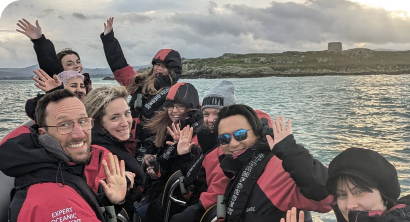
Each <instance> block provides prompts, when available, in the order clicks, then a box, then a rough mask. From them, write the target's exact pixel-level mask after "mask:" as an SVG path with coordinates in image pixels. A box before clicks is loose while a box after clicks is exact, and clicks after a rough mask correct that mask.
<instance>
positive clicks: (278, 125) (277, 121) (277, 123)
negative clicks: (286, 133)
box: [275, 116, 281, 133]
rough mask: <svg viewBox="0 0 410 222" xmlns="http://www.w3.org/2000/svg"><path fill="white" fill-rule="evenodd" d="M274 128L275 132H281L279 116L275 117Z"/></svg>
mask: <svg viewBox="0 0 410 222" xmlns="http://www.w3.org/2000/svg"><path fill="white" fill-rule="evenodd" d="M275 127H276V131H277V132H278V133H279V132H280V131H281V126H280V119H279V116H277V117H276V119H275Z"/></svg>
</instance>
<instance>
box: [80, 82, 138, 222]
mask: <svg viewBox="0 0 410 222" xmlns="http://www.w3.org/2000/svg"><path fill="white" fill-rule="evenodd" d="M127 97H128V93H127V90H126V89H125V88H124V87H109V86H102V87H99V88H96V89H94V90H93V91H91V92H90V94H89V95H88V96H87V98H86V100H85V102H84V105H85V108H86V110H87V114H88V116H89V117H92V118H94V122H95V124H94V127H93V129H92V131H91V132H92V137H91V138H92V141H91V143H92V144H93V145H98V146H101V147H104V148H106V149H108V150H109V151H110V152H112V153H113V154H114V155H117V156H118V159H119V160H124V161H125V170H126V175H127V177H128V180H129V182H130V183H129V189H128V192H127V196H126V199H125V203H124V205H123V211H122V212H121V215H119V217H124V218H127V220H130V221H132V219H133V215H134V202H135V201H137V200H139V198H140V197H141V192H142V188H141V187H142V185H143V179H144V173H143V171H142V168H141V166H140V164H139V163H138V161H137V159H136V152H137V151H136V148H137V142H136V140H135V127H136V122H135V121H134V120H133V118H132V116H131V111H130V109H129V107H128V105H127Z"/></svg>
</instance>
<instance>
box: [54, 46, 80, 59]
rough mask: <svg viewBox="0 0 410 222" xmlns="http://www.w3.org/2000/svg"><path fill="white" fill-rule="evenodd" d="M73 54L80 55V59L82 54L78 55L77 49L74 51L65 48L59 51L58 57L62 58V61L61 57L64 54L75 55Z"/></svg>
mask: <svg viewBox="0 0 410 222" xmlns="http://www.w3.org/2000/svg"><path fill="white" fill-rule="evenodd" d="M73 54H74V55H76V56H77V57H78V59H80V56H79V55H78V53H77V52H76V51H73V50H72V49H70V48H65V49H63V50H61V51H60V52H59V53H57V59H58V60H60V62H61V59H62V58H63V57H64V56H66V55H73Z"/></svg>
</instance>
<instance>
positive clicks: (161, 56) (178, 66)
mask: <svg viewBox="0 0 410 222" xmlns="http://www.w3.org/2000/svg"><path fill="white" fill-rule="evenodd" d="M155 63H162V64H164V65H165V66H166V67H167V69H170V70H172V71H174V72H175V73H176V74H179V75H180V74H181V73H182V61H181V55H180V54H179V52H178V51H176V50H173V49H161V50H159V51H158V52H157V54H156V55H155V56H154V58H153V59H152V65H154V64H155Z"/></svg>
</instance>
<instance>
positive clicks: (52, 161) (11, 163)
mask: <svg viewBox="0 0 410 222" xmlns="http://www.w3.org/2000/svg"><path fill="white" fill-rule="evenodd" d="M37 130H38V125H37V124H35V125H32V126H31V127H30V128H27V126H20V127H19V128H17V129H15V130H14V131H12V132H11V133H10V134H9V135H8V136H7V137H6V138H4V140H3V141H2V143H1V144H0V170H1V171H3V173H4V174H6V175H7V176H11V177H19V176H22V175H24V174H27V173H30V172H33V171H36V170H39V169H41V168H55V169H57V167H58V163H59V162H61V159H59V158H58V157H56V156H55V155H54V154H52V153H50V152H49V151H47V150H46V148H45V147H44V146H42V145H41V144H40V142H39V139H38V133H37Z"/></svg>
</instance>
